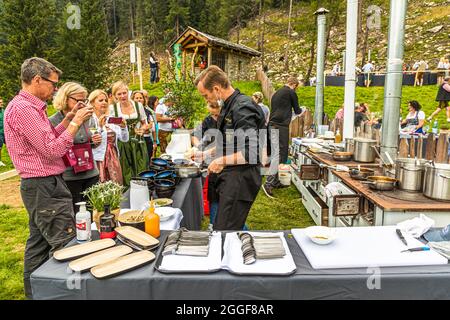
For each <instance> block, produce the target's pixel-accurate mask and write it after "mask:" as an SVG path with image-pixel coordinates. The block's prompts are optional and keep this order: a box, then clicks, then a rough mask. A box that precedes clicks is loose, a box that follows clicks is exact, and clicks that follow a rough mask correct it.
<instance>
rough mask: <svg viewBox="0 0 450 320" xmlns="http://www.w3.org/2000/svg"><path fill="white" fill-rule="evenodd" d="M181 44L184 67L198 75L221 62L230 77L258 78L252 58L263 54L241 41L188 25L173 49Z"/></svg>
mask: <svg viewBox="0 0 450 320" xmlns="http://www.w3.org/2000/svg"><path fill="white" fill-rule="evenodd" d="M176 44H179V45H180V49H181V52H182V70H183V73H184V74H185V72H186V71H188V70H187V68H190V69H191V70H190V71H191V73H193V74H198V73H200V72H201V71H202V69H205V68H206V67H208V66H210V65H217V66H219V67H220V68H221V69H222V70H224V71H225V72H226V73H227V74H228V76H229V78H230V79H231V80H232V81H234V80H247V79H250V78H254V74H252V72H251V70H250V60H251V59H252V58H254V57H259V56H261V53H260V52H259V51H257V50H254V49H252V48H249V47H246V46H244V45H241V44H236V43H232V42H230V41H227V40H224V39H220V38H217V37H214V36H211V35H209V34H206V33H203V32H200V31H198V30H196V29H194V28H192V27H188V28H187V29H186V30H185V31H184V32H183V33H182V34H181V35H180V36H179V37H178V38H177V39H176V40H175V41H174V42H172V43H171V44H170V48H171V49H173V46H174V45H176Z"/></svg>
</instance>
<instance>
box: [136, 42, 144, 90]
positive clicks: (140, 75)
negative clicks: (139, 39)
mask: <svg viewBox="0 0 450 320" xmlns="http://www.w3.org/2000/svg"><path fill="white" fill-rule="evenodd" d="M137 66H138V76H139V88H140V90H141V91H142V90H143V89H144V85H143V79H142V56H141V48H137Z"/></svg>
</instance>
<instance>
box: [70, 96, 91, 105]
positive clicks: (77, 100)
mask: <svg viewBox="0 0 450 320" xmlns="http://www.w3.org/2000/svg"><path fill="white" fill-rule="evenodd" d="M69 99H72V100H73V101H76V102H77V103H79V102H81V103H83V104H86V105H87V104H88V103H89V99H75V98H74V97H69Z"/></svg>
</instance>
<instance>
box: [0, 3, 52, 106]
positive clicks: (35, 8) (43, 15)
mask: <svg viewBox="0 0 450 320" xmlns="http://www.w3.org/2000/svg"><path fill="white" fill-rule="evenodd" d="M54 16H55V2H54V1H52V0H8V1H4V2H3V8H2V15H1V18H0V35H2V36H1V37H2V38H4V39H3V42H0V90H1V94H2V97H4V98H6V99H11V98H12V97H13V96H14V95H15V94H16V93H17V91H18V90H19V89H20V86H21V83H20V66H21V65H22V63H23V62H24V60H26V59H27V58H30V57H33V56H39V57H41V58H48V52H49V50H50V48H51V47H52V45H53V39H52V38H53V32H54V27H55V21H54V19H53V18H52V17H54Z"/></svg>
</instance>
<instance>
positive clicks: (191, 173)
mask: <svg viewBox="0 0 450 320" xmlns="http://www.w3.org/2000/svg"><path fill="white" fill-rule="evenodd" d="M175 172H176V174H177V176H178V177H180V178H196V177H199V176H200V175H201V174H202V173H205V172H208V169H200V168H199V167H198V166H196V165H176V166H175Z"/></svg>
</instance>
